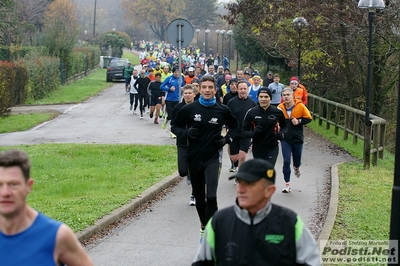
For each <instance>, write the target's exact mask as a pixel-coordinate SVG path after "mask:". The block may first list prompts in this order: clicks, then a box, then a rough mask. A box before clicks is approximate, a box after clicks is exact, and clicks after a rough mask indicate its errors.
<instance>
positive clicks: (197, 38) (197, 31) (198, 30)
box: [196, 29, 200, 47]
mask: <svg viewBox="0 0 400 266" xmlns="http://www.w3.org/2000/svg"><path fill="white" fill-rule="evenodd" d="M199 33H200V29H197V30H196V34H197V37H196V41H197V47H199Z"/></svg>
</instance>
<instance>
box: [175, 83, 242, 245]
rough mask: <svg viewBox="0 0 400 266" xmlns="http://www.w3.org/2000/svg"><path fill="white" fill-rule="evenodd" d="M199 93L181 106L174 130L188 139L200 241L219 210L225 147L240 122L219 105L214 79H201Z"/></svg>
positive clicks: (189, 162)
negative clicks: (225, 127) (212, 217)
mask: <svg viewBox="0 0 400 266" xmlns="http://www.w3.org/2000/svg"><path fill="white" fill-rule="evenodd" d="M200 94H201V96H200V98H199V100H198V101H195V102H193V103H191V104H188V105H185V106H184V107H182V109H181V110H180V111H179V113H178V115H177V116H176V118H175V119H174V120H173V123H172V128H171V130H172V132H173V133H174V134H175V135H177V136H179V137H182V138H187V139H188V168H189V174H190V178H191V181H192V188H193V192H194V196H195V198H196V209H197V213H198V215H199V217H200V221H201V231H200V233H201V238H200V241H201V239H202V233H203V232H204V231H203V230H204V227H205V225H206V224H207V222H208V220H209V219H210V217H211V216H212V215H213V214H214V213H215V212H216V211H217V209H218V207H217V186H218V178H219V174H220V168H221V163H222V148H223V146H224V145H225V144H227V143H230V142H231V141H232V139H233V138H234V137H235V135H236V131H237V130H238V123H237V120H236V118H235V116H234V115H233V114H232V112H231V110H230V109H229V108H228V107H227V106H225V105H222V104H219V103H217V101H216V98H215V94H216V84H215V78H214V77H213V76H204V77H202V79H201V81H200ZM223 125H226V126H227V127H229V132H228V133H227V134H226V136H225V137H224V136H221V130H222V126H223ZM205 185H206V189H207V200H206V191H205V189H204V188H205Z"/></svg>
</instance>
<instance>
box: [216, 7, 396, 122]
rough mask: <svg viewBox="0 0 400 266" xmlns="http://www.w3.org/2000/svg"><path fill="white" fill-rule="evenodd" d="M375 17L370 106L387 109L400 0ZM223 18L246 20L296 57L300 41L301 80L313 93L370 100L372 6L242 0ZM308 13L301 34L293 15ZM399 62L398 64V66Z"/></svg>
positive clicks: (355, 102)
mask: <svg viewBox="0 0 400 266" xmlns="http://www.w3.org/2000/svg"><path fill="white" fill-rule="evenodd" d="M386 4H387V7H386V8H385V10H383V11H380V12H377V14H376V16H375V21H374V36H373V40H374V44H373V49H374V51H373V55H374V56H373V74H372V95H371V96H372V98H371V112H372V113H374V114H377V115H380V114H382V113H383V112H385V110H387V108H382V107H383V106H384V105H385V104H387V102H388V99H390V98H392V97H391V94H392V93H393V92H394V91H396V90H395V87H394V86H393V85H394V84H395V81H396V80H397V79H398V77H397V73H396V72H397V70H396V69H397V67H398V65H396V64H398V62H399V60H398V58H399V42H398V40H399V35H398V28H399V26H398V18H399V10H400V9H399V7H400V2H399V1H386ZM228 9H229V14H228V15H226V16H225V17H224V18H225V19H226V20H227V21H228V22H229V23H230V24H237V23H238V22H239V21H241V20H242V21H243V23H244V24H245V25H249V26H248V27H249V28H250V29H251V30H250V31H251V32H252V33H253V35H254V36H255V38H256V40H257V41H258V42H259V43H260V44H261V45H262V46H263V47H264V48H265V49H266V50H269V49H270V48H272V47H274V48H275V49H278V50H279V51H280V53H281V54H283V55H285V56H286V57H289V58H291V57H293V58H297V50H298V45H299V43H301V66H302V75H301V76H302V80H303V82H305V83H306V84H307V85H308V88H310V90H311V91H312V92H314V93H317V94H320V95H321V96H324V97H328V98H330V99H332V100H335V101H338V102H342V103H345V104H349V105H352V106H354V107H356V108H360V109H363V108H364V105H365V88H366V85H365V83H366V72H367V71H366V68H367V65H368V64H367V47H368V11H367V10H360V9H359V8H358V7H357V1H352V0H337V1H319V0H299V1H275V0H266V1H259V0H241V1H237V2H232V3H230V4H228ZM296 17H304V18H306V19H307V20H308V22H309V23H308V26H307V27H304V28H303V29H302V31H301V34H300V33H299V32H298V31H297V30H296V29H295V28H294V26H293V19H294V18H296ZM395 66H396V67H395Z"/></svg>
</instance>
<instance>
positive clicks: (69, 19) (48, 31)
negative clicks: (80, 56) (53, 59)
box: [43, 0, 79, 69]
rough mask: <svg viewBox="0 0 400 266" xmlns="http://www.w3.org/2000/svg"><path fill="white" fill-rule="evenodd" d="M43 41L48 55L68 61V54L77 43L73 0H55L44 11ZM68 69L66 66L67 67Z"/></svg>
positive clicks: (77, 31)
mask: <svg viewBox="0 0 400 266" xmlns="http://www.w3.org/2000/svg"><path fill="white" fill-rule="evenodd" d="M43 33H44V35H45V37H44V43H45V46H46V47H47V49H48V50H49V53H50V55H54V56H58V57H60V60H61V61H62V62H66V63H67V65H68V63H69V55H70V53H71V52H72V48H73V47H74V45H75V44H76V43H77V36H78V33H79V23H78V20H77V17H76V10H75V4H74V2H73V0H56V1H54V2H53V3H52V4H50V6H49V8H48V9H47V11H46V13H45V19H44V27H43ZM67 69H68V68H67Z"/></svg>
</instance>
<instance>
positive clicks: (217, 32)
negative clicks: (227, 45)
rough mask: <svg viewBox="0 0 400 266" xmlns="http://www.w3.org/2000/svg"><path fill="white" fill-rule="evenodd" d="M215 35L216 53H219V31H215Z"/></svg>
mask: <svg viewBox="0 0 400 266" xmlns="http://www.w3.org/2000/svg"><path fill="white" fill-rule="evenodd" d="M215 33H216V34H217V53H219V34H220V33H221V31H220V30H216V31H215Z"/></svg>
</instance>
